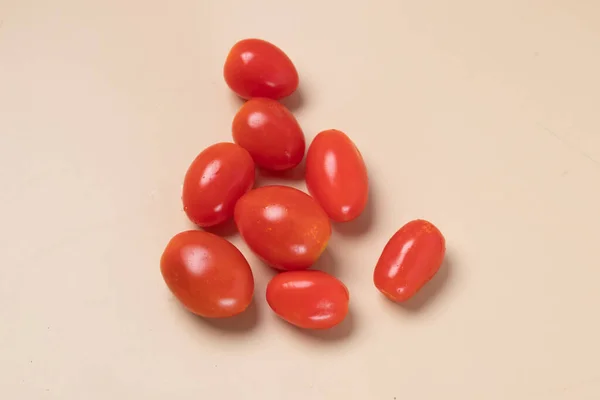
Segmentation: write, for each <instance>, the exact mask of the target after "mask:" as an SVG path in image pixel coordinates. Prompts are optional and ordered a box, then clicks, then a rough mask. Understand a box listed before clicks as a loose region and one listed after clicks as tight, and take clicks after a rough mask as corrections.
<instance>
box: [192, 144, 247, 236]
mask: <svg viewBox="0 0 600 400" xmlns="http://www.w3.org/2000/svg"><path fill="white" fill-rule="evenodd" d="M252 186H254V161H252V157H250V154H248V152H247V151H246V150H244V149H243V148H242V147H240V146H238V145H237V144H235V143H217V144H215V145H212V146H210V147H207V148H206V149H205V150H204V151H203V152H202V153H200V154H199V155H198V156H197V157H196V159H195V160H194V161H193V162H192V165H190V167H189V169H188V171H187V174H186V175H185V180H184V181H183V195H182V200H183V209H184V211H185V212H186V214H187V216H188V217H189V219H190V220H191V221H192V222H194V223H195V224H197V225H198V226H201V227H209V226H213V225H217V224H220V223H221V222H224V221H226V220H228V219H230V218H231V217H232V216H233V208H234V207H235V202H236V201H237V200H238V199H239V198H240V197H241V196H242V195H243V194H244V193H246V192H247V191H248V190H250V189H251V188H252Z"/></svg>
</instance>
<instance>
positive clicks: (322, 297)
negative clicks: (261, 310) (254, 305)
mask: <svg viewBox="0 0 600 400" xmlns="http://www.w3.org/2000/svg"><path fill="white" fill-rule="evenodd" d="M267 302H268V303H269V306H270V307H271V308H272V309H273V311H275V314H277V315H278V316H280V317H281V318H282V319H284V320H286V321H287V322H289V323H290V324H292V325H296V326H298V327H300V328H305V329H328V328H332V327H334V326H335V325H337V324H339V323H340V322H342V321H343V320H344V318H346V315H347V314H348V303H349V302H350V294H349V293H348V289H347V288H346V286H345V285H344V284H343V283H342V282H341V281H340V280H338V279H336V278H335V277H333V276H331V275H329V274H326V273H325V272H321V271H290V272H283V273H281V274H278V275H275V277H274V278H273V279H271V282H269V284H268V285H267Z"/></svg>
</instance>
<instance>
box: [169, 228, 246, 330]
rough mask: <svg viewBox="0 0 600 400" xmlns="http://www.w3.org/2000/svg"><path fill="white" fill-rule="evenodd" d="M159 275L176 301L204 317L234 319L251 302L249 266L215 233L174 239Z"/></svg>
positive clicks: (185, 234) (195, 233) (188, 233)
mask: <svg viewBox="0 0 600 400" xmlns="http://www.w3.org/2000/svg"><path fill="white" fill-rule="evenodd" d="M160 271H161V273H162V276H163V278H164V280H165V282H166V284H167V286H168V287H169V289H170V290H171V292H172V293H173V294H174V295H175V297H177V299H178V300H179V301H180V302H181V303H182V304H183V305H184V306H185V307H186V308H187V309H188V310H189V311H191V312H193V313H194V314H197V315H200V316H202V317H206V318H224V317H231V316H233V315H236V314H239V313H241V312H242V311H244V310H245V309H246V308H247V307H248V305H249V304H250V302H251V301H252V295H253V293H254V278H253V276H252V271H251V270H250V265H248V262H247V261H246V259H245V258H244V256H243V255H242V253H241V252H240V251H239V250H238V249H237V248H236V247H235V246H234V245H233V244H231V243H229V242H228V241H227V240H225V239H223V238H221V237H220V236H217V235H213V234H212V233H208V232H204V231H186V232H181V233H178V234H177V235H175V236H174V237H173V238H172V239H171V240H170V241H169V244H167V247H166V248H165V251H164V252H163V255H162V257H161V259H160Z"/></svg>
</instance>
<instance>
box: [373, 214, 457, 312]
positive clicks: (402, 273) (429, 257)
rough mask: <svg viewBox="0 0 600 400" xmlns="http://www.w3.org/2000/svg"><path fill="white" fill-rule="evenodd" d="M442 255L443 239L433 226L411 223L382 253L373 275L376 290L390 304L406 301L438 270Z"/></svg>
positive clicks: (426, 223) (444, 242)
mask: <svg viewBox="0 0 600 400" xmlns="http://www.w3.org/2000/svg"><path fill="white" fill-rule="evenodd" d="M445 252H446V241H445V239H444V236H443V235H442V233H441V232H440V231H439V230H438V229H437V228H436V227H435V226H434V225H433V224H432V223H430V222H427V221H424V220H415V221H411V222H409V223H407V224H406V225H404V226H403V227H402V228H400V230H398V232H396V233H395V234H394V236H392V238H391V239H390V240H389V242H388V243H387V245H386V246H385V248H384V249H383V252H382V253H381V257H380V258H379V261H377V265H376V266H375V273H374V275H373V280H374V282H375V286H376V287H377V289H379V291H381V293H383V294H384V295H385V296H387V297H388V298H389V299H390V300H393V301H397V302H402V301H405V300H408V299H409V298H411V297H412V296H413V295H414V294H415V293H417V291H419V289H421V288H422V287H423V285H425V284H426V283H427V282H429V280H430V279H431V278H433V276H434V275H435V273H436V272H437V271H438V270H439V269H440V266H441V265H442V261H443V260H444V254H445Z"/></svg>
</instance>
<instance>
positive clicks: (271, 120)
mask: <svg viewBox="0 0 600 400" xmlns="http://www.w3.org/2000/svg"><path fill="white" fill-rule="evenodd" d="M232 132H233V140H234V141H235V142H236V143H237V144H239V145H240V146H242V147H243V148H245V149H246V150H248V152H249V153H250V155H251V156H252V158H253V159H254V162H255V163H256V165H258V166H259V167H262V168H265V169H269V170H274V171H283V170H286V169H290V168H293V167H295V166H296V165H298V164H300V161H302V158H303V157H304V148H305V143H304V133H303V132H302V129H301V128H300V125H298V122H297V121H296V118H294V115H293V114H292V113H291V112H290V111H289V110H288V109H287V108H285V106H284V105H283V104H281V103H279V102H278V101H276V100H271V99H267V98H260V97H259V98H255V99H251V100H248V101H247V102H246V103H245V104H244V105H243V106H242V107H241V108H240V109H239V111H238V112H237V114H236V115H235V118H234V119H233V124H232Z"/></svg>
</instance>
